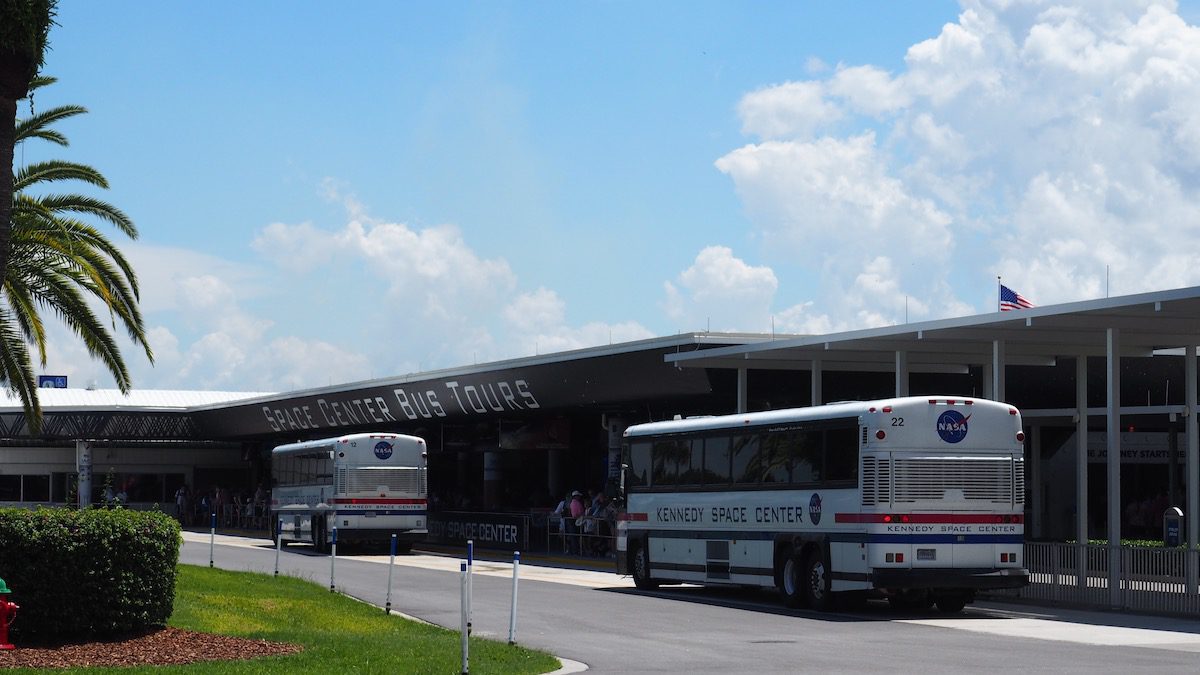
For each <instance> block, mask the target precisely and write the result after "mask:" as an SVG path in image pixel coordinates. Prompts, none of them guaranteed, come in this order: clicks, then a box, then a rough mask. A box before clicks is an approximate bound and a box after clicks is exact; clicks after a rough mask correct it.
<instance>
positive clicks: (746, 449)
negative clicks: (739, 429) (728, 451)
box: [732, 434, 762, 485]
mask: <svg viewBox="0 0 1200 675" xmlns="http://www.w3.org/2000/svg"><path fill="white" fill-rule="evenodd" d="M758 448H759V443H758V435H757V434H747V435H745V436H735V437H734V439H733V453H732V454H733V482H735V483H737V484H739V485H757V484H758V482H759V481H760V480H761V479H762V461H761V458H760V457H759V456H758Z"/></svg>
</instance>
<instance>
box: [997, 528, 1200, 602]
mask: <svg viewBox="0 0 1200 675" xmlns="http://www.w3.org/2000/svg"><path fill="white" fill-rule="evenodd" d="M1116 551H1117V553H1118V555H1119V556H1120V558H1119V565H1118V567H1117V570H1116V571H1117V579H1116V583H1117V586H1116V588H1117V589H1118V590H1117V591H1116V592H1115V593H1114V592H1112V591H1111V590H1110V589H1111V588H1112V582H1110V572H1111V571H1112V570H1111V568H1110V565H1109V561H1110V557H1111V555H1112V554H1111V552H1110V549H1109V548H1108V547H1106V546H1093V545H1088V544H1060V543H1026V544H1025V563H1026V567H1028V568H1029V574H1030V578H1029V585H1028V586H1026V587H1025V588H1023V589H1021V590H1020V591H1018V592H1017V593H1016V595H1017V597H1020V598H1026V599H1029V600H1032V601H1035V602H1051V603H1068V604H1076V605H1082V606H1089V607H1102V608H1105V609H1118V610H1130V611H1142V612H1154V613H1164V614H1191V615H1200V588H1198V587H1197V584H1196V581H1195V580H1196V570H1197V569H1198V567H1197V565H1198V564H1200V550H1187V549H1182V548H1138V547H1121V548H1119V549H1116ZM1189 567H1190V570H1189ZM1189 571H1190V574H1189ZM1189 577H1190V578H1191V579H1192V582H1191V583H1190V584H1189V583H1188V579H1189Z"/></svg>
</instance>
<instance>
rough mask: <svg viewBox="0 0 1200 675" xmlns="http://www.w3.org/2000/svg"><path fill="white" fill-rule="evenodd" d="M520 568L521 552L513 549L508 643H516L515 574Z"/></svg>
mask: <svg viewBox="0 0 1200 675" xmlns="http://www.w3.org/2000/svg"><path fill="white" fill-rule="evenodd" d="M520 569H521V552H520V551H513V593H512V610H510V611H509V613H508V644H510V645H515V644H517V574H518V571H519V570H520Z"/></svg>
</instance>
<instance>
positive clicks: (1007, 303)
mask: <svg viewBox="0 0 1200 675" xmlns="http://www.w3.org/2000/svg"><path fill="white" fill-rule="evenodd" d="M1030 307H1033V303H1032V302H1030V301H1029V300H1028V299H1026V298H1025V296H1023V295H1021V294H1020V293H1018V292H1016V291H1014V290H1013V289H1011V288H1009V287H1008V286H1005V285H1004V284H1000V311H1001V312H1007V311H1009V310H1011V309H1029V308H1030Z"/></svg>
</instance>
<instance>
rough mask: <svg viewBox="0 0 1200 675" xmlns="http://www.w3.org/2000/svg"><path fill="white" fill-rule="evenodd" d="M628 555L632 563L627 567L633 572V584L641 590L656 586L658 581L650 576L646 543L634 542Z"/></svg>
mask: <svg viewBox="0 0 1200 675" xmlns="http://www.w3.org/2000/svg"><path fill="white" fill-rule="evenodd" d="M630 556H631V562H632V564H631V565H630V566H629V568H630V571H631V572H632V573H633V585H634V586H636V587H638V588H639V589H641V590H643V591H646V590H650V589H652V588H658V582H657V581H655V580H654V579H651V578H650V555H649V554H648V553H646V544H645V543H644V542H639V543H637V544H634V545H633V551H632V552H631V553H630Z"/></svg>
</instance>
